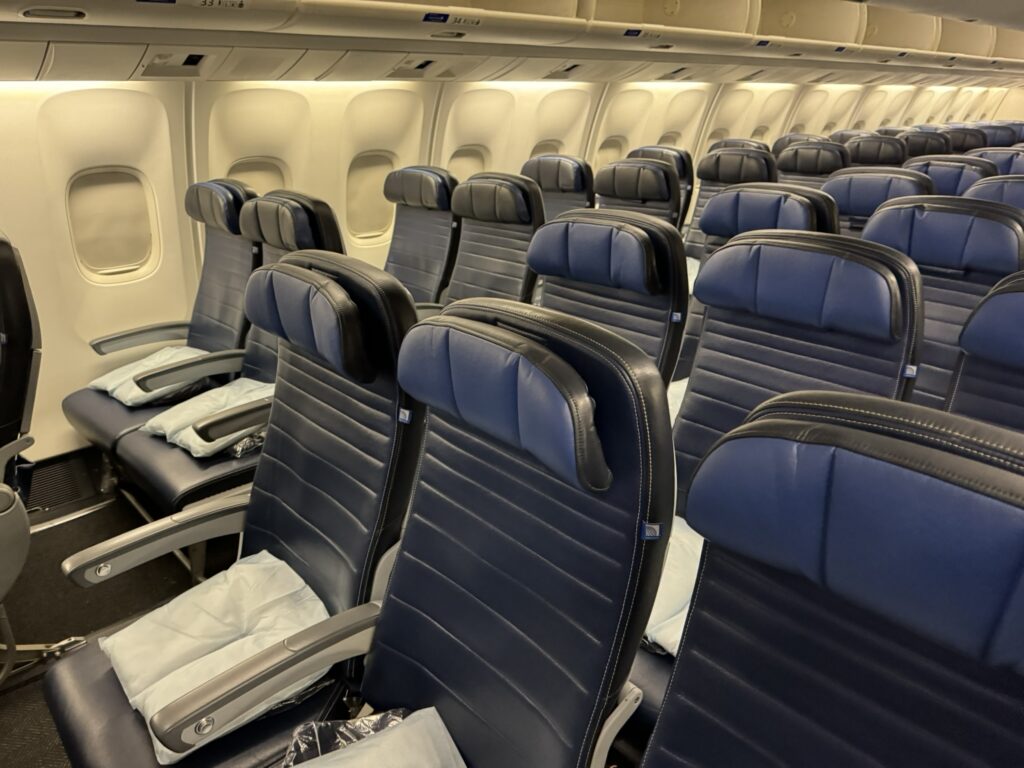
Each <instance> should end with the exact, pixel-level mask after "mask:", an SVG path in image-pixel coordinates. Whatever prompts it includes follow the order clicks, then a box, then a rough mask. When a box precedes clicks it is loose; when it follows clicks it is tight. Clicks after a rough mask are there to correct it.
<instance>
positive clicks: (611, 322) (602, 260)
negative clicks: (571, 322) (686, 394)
mask: <svg viewBox="0 0 1024 768" xmlns="http://www.w3.org/2000/svg"><path fill="white" fill-rule="evenodd" d="M526 258H527V263H528V264H529V265H530V269H532V270H533V271H534V272H536V273H537V274H538V275H540V276H541V277H542V278H544V292H543V295H542V296H541V300H540V306H542V307H547V308H548V309H554V310H558V311H560V312H565V313H566V314H570V315H572V316H574V317H579V318H582V319H584V320H590V321H591V322H593V323H596V324H598V325H601V326H604V327H605V328H608V329H609V330H612V331H615V332H616V333H618V334H620V335H622V336H624V337H625V338H627V339H629V340H630V341H632V342H633V343H634V344H636V345H637V346H638V347H640V349H642V350H643V351H644V352H646V353H647V354H648V356H650V358H651V360H653V361H654V364H655V365H657V366H658V370H659V371H660V372H661V374H662V376H663V378H664V379H665V383H666V384H668V383H669V381H671V378H672V373H673V371H675V367H676V361H677V360H678V359H679V348H680V345H681V344H682V339H683V317H684V313H685V312H686V305H687V302H688V300H689V296H690V286H689V282H688V281H687V275H686V258H685V256H684V255H683V238H682V235H680V234H679V230H678V229H676V228H675V227H673V226H672V225H671V224H669V223H668V222H665V221H661V220H660V219H655V218H653V217H651V216H645V215H644V214H642V213H629V212H627V211H612V210H596V211H577V212H575V213H569V214H565V215H563V216H562V217H561V218H559V219H558V220H557V221H553V222H548V223H547V224H545V225H544V226H543V227H541V228H540V229H538V230H537V234H536V235H534V238H533V241H532V242H531V243H530V250H529V252H528V253H527V257H526Z"/></svg>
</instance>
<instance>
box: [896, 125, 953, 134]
mask: <svg viewBox="0 0 1024 768" xmlns="http://www.w3.org/2000/svg"><path fill="white" fill-rule="evenodd" d="M945 127H946V126H944V125H939V124H938V123H920V124H918V125H912V126H910V128H908V129H907V130H906V131H904V133H915V132H921V133H938V132H939V131H941V130H943V129H944V128H945Z"/></svg>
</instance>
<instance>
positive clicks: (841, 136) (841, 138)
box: [828, 128, 874, 144]
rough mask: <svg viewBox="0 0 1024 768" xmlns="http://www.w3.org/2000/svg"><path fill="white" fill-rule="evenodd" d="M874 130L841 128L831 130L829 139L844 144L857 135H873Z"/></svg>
mask: <svg viewBox="0 0 1024 768" xmlns="http://www.w3.org/2000/svg"><path fill="white" fill-rule="evenodd" d="M873 135H874V131H865V130H862V129H860V128H842V129H840V130H838V131H832V133H831V134H829V137H828V139H829V141H834V142H836V143H837V144H845V143H846V142H848V141H849V140H850V139H855V138H857V137H858V136H873Z"/></svg>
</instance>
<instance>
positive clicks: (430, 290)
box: [384, 165, 459, 302]
mask: <svg viewBox="0 0 1024 768" xmlns="http://www.w3.org/2000/svg"><path fill="white" fill-rule="evenodd" d="M456 184H458V181H456V179H455V177H454V176H452V175H451V174H450V173H448V171H446V170H444V169H443V168H433V167H430V166H421V165H414V166H411V167H409V168H399V169H398V170H397V171H392V172H391V173H389V174H388V175H387V176H386V177H385V179H384V197H385V198H387V199H388V200H389V201H390V202H392V203H394V204H395V227H394V231H393V232H392V234H391V245H390V247H389V248H388V258H387V261H385V263H384V270H385V271H387V272H390V273H391V274H392V275H394V276H395V277H397V278H398V279H399V280H400V281H401V283H402V285H404V286H405V287H406V288H408V289H409V293H411V294H412V297H413V299H415V300H416V301H421V302H436V301H438V300H439V299H440V296H441V291H442V290H443V289H444V287H445V285H446V284H447V282H448V278H449V276H450V275H451V270H452V260H453V259H454V257H455V250H456V248H458V245H459V219H458V217H456V216H454V215H453V214H452V193H453V192H454V190H455V185H456Z"/></svg>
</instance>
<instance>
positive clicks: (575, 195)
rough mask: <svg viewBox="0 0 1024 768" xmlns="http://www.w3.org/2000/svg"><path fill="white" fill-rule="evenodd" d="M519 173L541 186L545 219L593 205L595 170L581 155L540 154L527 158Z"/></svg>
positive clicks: (548, 219)
mask: <svg viewBox="0 0 1024 768" xmlns="http://www.w3.org/2000/svg"><path fill="white" fill-rule="evenodd" d="M520 173H522V175H523V176H526V177H527V178H530V179H533V180H534V181H535V182H537V186H539V187H540V191H541V194H542V195H543V196H544V219H545V220H546V221H551V220H552V219H554V218H557V217H558V216H561V215H562V214H563V213H565V212H566V211H571V210H574V209H576V208H593V207H594V171H593V169H592V168H591V167H590V163H588V162H587V161H586V160H583V159H582V158H579V157H573V156H571V155H537V156H536V157H531V158H530V159H529V160H527V161H526V163H525V164H524V165H523V169H522V171H520Z"/></svg>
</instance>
